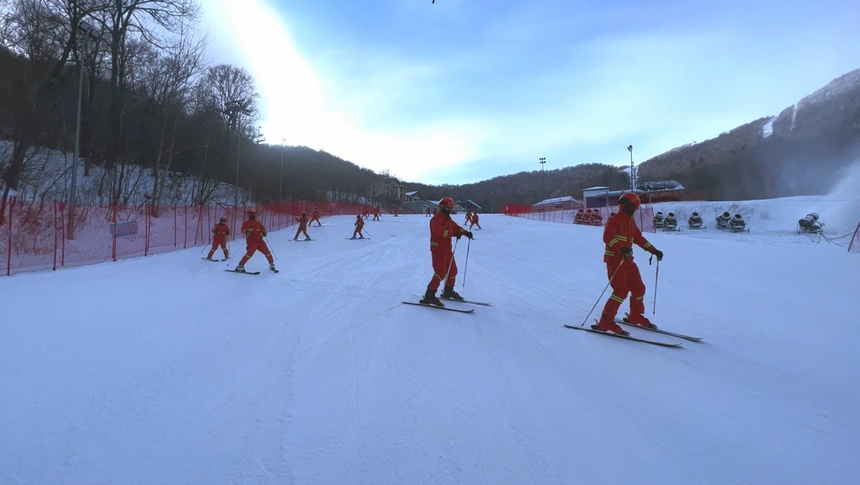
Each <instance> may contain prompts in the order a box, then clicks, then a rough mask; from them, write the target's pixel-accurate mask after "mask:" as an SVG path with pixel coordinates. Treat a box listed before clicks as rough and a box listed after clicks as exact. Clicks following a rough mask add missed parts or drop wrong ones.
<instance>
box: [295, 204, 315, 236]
mask: <svg viewBox="0 0 860 485" xmlns="http://www.w3.org/2000/svg"><path fill="white" fill-rule="evenodd" d="M296 222H298V223H299V228H298V229H297V230H296V235H295V236H293V241H298V239H299V234H304V235H305V241H310V240H311V236H310V235H308V213H307V212H305V211H302V215H301V216H300V217H297V218H296Z"/></svg>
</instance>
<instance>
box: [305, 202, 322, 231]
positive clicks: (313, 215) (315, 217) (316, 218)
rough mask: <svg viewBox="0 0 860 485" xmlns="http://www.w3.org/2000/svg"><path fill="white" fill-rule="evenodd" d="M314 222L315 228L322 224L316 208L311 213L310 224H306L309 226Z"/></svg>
mask: <svg viewBox="0 0 860 485" xmlns="http://www.w3.org/2000/svg"><path fill="white" fill-rule="evenodd" d="M314 221H316V222H317V227H319V226H321V225H322V222H320V210H319V209H317V208H316V207H314V210H313V212H311V220H310V222H308V224H309V225H310V224H313V223H314Z"/></svg>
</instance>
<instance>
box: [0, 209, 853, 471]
mask: <svg viewBox="0 0 860 485" xmlns="http://www.w3.org/2000/svg"><path fill="white" fill-rule="evenodd" d="M811 200H817V199H809V200H796V199H788V200H786V201H782V202H781V203H776V202H774V203H772V204H771V203H768V202H759V203H755V202H748V203H738V204H737V205H736V206H733V208H734V209H737V210H745V211H747V213H746V215H747V217H748V218H749V219H748V223H749V224H750V227H751V228H752V232H751V233H749V234H728V233H725V232H720V231H716V230H711V229H709V230H706V231H700V232H691V231H687V230H684V231H681V232H678V233H663V232H660V233H657V234H646V237H647V238H649V239H650V240H651V241H652V242H653V243H654V244H655V246H657V247H658V248H660V249H661V250H663V251H664V252H665V253H666V257H665V259H664V261H663V262H662V263H660V264H661V269H660V280H659V287H658V288H657V291H658V302H657V315H656V317H654V319H655V322H657V323H658V324H660V325H661V326H662V327H663V328H666V329H667V330H672V331H677V332H681V333H688V334H694V335H702V336H704V338H705V340H703V342H701V343H695V342H686V341H685V342H684V346H683V347H682V348H681V349H663V348H657V347H654V346H649V345H644V344H639V343H635V342H626V341H622V340H620V339H611V338H607V337H603V336H599V335H591V334H586V333H584V332H576V331H574V330H570V329H565V328H563V327H562V325H563V324H564V323H571V324H575V325H579V324H581V323H583V321H584V320H585V318H586V315H587V314H588V312H589V311H590V310H591V309H592V306H593V305H594V304H595V302H598V303H597V306H596V308H595V309H594V312H595V313H594V314H592V315H591V317H590V318H588V319H587V320H586V321H585V324H587V325H588V324H591V323H592V319H593V318H595V317H596V316H597V315H599V313H600V310H601V309H602V306H603V304H604V302H605V301H606V298H607V297H608V296H609V291H611V290H607V292H606V293H604V294H603V295H602V296H601V294H600V292H601V290H602V288H603V287H604V285H605V284H606V270H605V266H604V265H603V263H602V252H603V243H602V240H601V235H602V228H596V227H585V226H573V225H564V224H555V223H547V222H536V221H530V220H525V219H518V218H510V217H505V216H501V215H494V214H486V215H482V223H483V224H482V225H483V226H484V229H483V230H479V231H475V240H474V241H472V243H471V248H470V250H469V262H468V267H467V266H466V261H465V256H466V249H467V243H468V240H466V239H462V240H461V241H460V243H459V246H458V248H457V253H456V258H457V263H458V266H459V271H460V276H459V277H458V288H457V289H458V291H459V292H460V293H461V294H463V295H464V296H465V297H466V298H467V299H472V300H476V301H489V302H492V304H493V306H490V307H481V306H479V307H476V312H475V313H474V314H457V313H453V312H440V311H436V310H432V309H427V308H421V307H411V306H408V305H402V304H400V300H404V299H412V298H418V297H419V296H420V295H421V294H422V293H423V290H424V288H425V287H426V285H427V282H428V281H429V279H430V276H431V274H432V270H431V268H430V252H429V235H428V229H427V224H428V223H429V219H428V218H425V217H424V216H423V215H420V216H401V217H398V218H393V217H391V216H387V217H384V218H383V220H382V221H368V224H367V226H366V227H367V229H368V230H369V231H370V232H371V233H372V235H373V239H372V240H369V241H364V242H362V243H361V244H358V243H356V242H355V241H348V240H345V239H344V237H345V236H346V237H348V236H349V235H351V233H352V225H351V219H352V218H351V217H349V216H342V217H333V218H329V219H327V220H326V221H325V224H324V225H323V226H322V227H316V226H314V227H311V228H309V232H310V234H311V237H313V238H314V239H315V241H312V242H309V243H308V244H291V243H289V241H288V238H289V237H290V236H292V233H293V232H294V231H290V230H289V229H286V230H284V231H279V232H277V233H271V234H270V235H269V237H268V239H269V242H270V245H271V246H272V249H273V250H274V252H275V254H276V255H277V257H278V261H277V264H278V267H279V268H280V269H281V272H280V273H279V274H272V273H270V272H267V271H265V265H266V263H265V259H264V258H263V257H262V256H261V255H255V256H254V257H253V258H252V259H251V261H250V262H249V263H248V264H247V265H246V266H247V267H248V270H249V271H254V270H262V271H263V273H262V274H261V275H259V276H254V277H237V276H236V275H231V274H228V273H224V272H223V271H221V269H222V268H220V267H219V266H218V265H212V264H209V263H206V262H201V261H200V258H199V255H198V254H197V253H199V251H200V250H199V249H190V250H187V251H179V252H175V253H170V254H162V255H156V256H151V257H147V258H138V259H134V260H126V261H121V262H118V263H106V264H102V265H96V266H90V267H83V268H75V269H67V270H61V271H57V272H54V273H38V274H25V275H19V276H15V277H11V278H0V295H2V298H3V299H4V303H9V302H14V301H35V299H36V298H37V296H41V297H42V298H44V297H45V296H44V295H50V296H49V298H50V302H51V304H50V305H8V304H4V305H3V308H4V311H5V312H6V314H7V315H8V317H7V318H4V324H3V325H0V409H4V410H7V411H6V412H4V413H3V415H2V416H0V429H2V430H4V433H5V436H7V437H11V439H6V440H3V444H0V482H2V483H58V482H59V483H118V482H124V483H128V482H131V483H153V482H165V483H224V482H228V483H308V482H313V483H634V482H636V483H714V484H717V483H819V482H821V481H825V482H830V483H847V482H849V481H850V478H849V477H855V476H856V473H855V472H856V467H855V466H854V465H853V461H852V459H851V458H850V454H851V453H853V450H855V449H858V447H860V439H859V438H858V436H860V433H858V431H860V421H858V418H857V417H856V408H857V406H858V405H860V395H858V394H860V392H858V391H857V387H856V385H855V383H856V382H857V380H858V377H860V370H858V369H860V366H858V364H860V362H858V361H860V357H857V353H856V351H855V349H854V345H853V342H854V341H856V339H857V337H858V336H860V330H858V329H857V327H856V325H853V323H852V322H851V318H846V317H847V316H853V315H857V314H858V313H860V308H858V304H857V303H856V299H851V298H849V299H846V294H845V289H846V288H856V287H858V284H860V276H858V274H860V258H858V257H857V255H854V254H847V253H846V252H845V250H844V248H840V247H837V246H835V245H832V244H827V243H822V244H816V243H815V242H814V241H812V240H811V239H810V238H809V237H807V236H803V235H797V234H793V233H792V231H791V229H792V227H793V224H794V220H795V219H797V218H799V217H802V215H804V214H803V210H802V209H801V207H804V208H806V207H808V206H809V205H810V204H812V203H813V202H811ZM703 204H704V203H693V202H690V203H677V204H672V205H666V206H664V208H666V209H673V210H676V211H677V212H679V213H681V212H687V213H689V212H691V211H692V210H700V211H704V210H707V211H709V212H708V213H707V215H710V212H716V211H718V210H719V204H718V203H707V204H704V205H703ZM726 204H728V203H725V204H723V205H726ZM703 215H705V214H703ZM823 219H824V217H823ZM455 220H456V219H455ZM708 222H710V221H708V219H707V218H706V223H708ZM834 225H836V224H835V221H834ZM783 226H786V227H784V228H783ZM238 244H239V243H238V242H234V246H238ZM236 250H239V251H241V249H240V248H238V247H236V248H234V251H236ZM635 256H636V262H637V263H638V264H639V266H640V269H641V271H642V275H643V279H644V280H645V283H646V285H647V287H648V293H646V300H645V301H646V309H647V312H648V314H649V316H650V315H651V312H652V304H653V291H654V270H655V266H650V265H649V264H648V258H646V257H645V256H647V254H646V253H644V252H642V251H641V250H640V249H636V250H635ZM225 264H227V263H225ZM464 270H465V271H466V274H465V275H464V274H463V273H464ZM464 276H465V281H466V284H465V287H463V286H461V284H462V282H463V277H464ZM82 282H86V296H85V295H83V294H82V292H81V290H80V288H81V286H82ZM81 299H85V300H86V301H87V302H88V304H85V305H81V304H80V302H81ZM446 304H448V303H446ZM450 304H451V305H459V306H462V307H470V306H469V305H466V304H460V303H450ZM57 308H59V309H61V311H60V312H59V313H58V310H57ZM627 308H628V304H627V303H625V304H624V305H623V306H622V313H623V312H624V311H626V310H627ZM633 331H634V332H637V331H638V332H641V333H643V335H647V337H649V338H666V339H667V340H674V339H672V338H671V337H665V336H659V335H657V334H654V333H647V332H645V331H644V330H637V329H633ZM789 457H790V459H789Z"/></svg>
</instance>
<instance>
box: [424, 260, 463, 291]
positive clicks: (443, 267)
mask: <svg viewBox="0 0 860 485" xmlns="http://www.w3.org/2000/svg"><path fill="white" fill-rule="evenodd" d="M430 254H431V255H432V256H433V278H431V279H430V284H429V285H427V286H428V287H430V288H431V289H433V290H438V289H439V285H440V284H442V280H444V279H445V274H446V273H447V274H448V280H447V281H446V282H445V286H452V287H453V286H454V281H455V280H456V278H457V262H456V261H454V254H453V253H434V252H433V251H430ZM449 265H450V267H451V271H450V272H449V271H448V267H449Z"/></svg>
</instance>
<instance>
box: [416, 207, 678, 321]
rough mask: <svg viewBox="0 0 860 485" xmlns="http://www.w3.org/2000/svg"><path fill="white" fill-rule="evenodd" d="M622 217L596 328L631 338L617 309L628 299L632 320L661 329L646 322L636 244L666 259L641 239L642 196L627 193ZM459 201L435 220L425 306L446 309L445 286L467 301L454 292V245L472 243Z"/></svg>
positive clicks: (608, 231)
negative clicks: (454, 215) (457, 215)
mask: <svg viewBox="0 0 860 485" xmlns="http://www.w3.org/2000/svg"><path fill="white" fill-rule="evenodd" d="M618 204H619V209H620V210H619V212H618V213H615V214H613V215H612V216H610V217H609V219H608V220H607V222H606V226H605V227H604V229H603V242H604V244H605V248H604V252H603V261H604V262H605V263H606V273H607V276H608V278H609V283H608V286H611V287H612V295H611V296H610V297H609V299H608V300H607V301H606V304H605V305H604V307H603V311H602V312H601V315H600V319H599V320H598V322H597V324H595V325H592V326H591V328H592V329H594V330H599V331H602V332H608V333H615V334H621V335H629V333H628V332H626V331H625V330H624V329H622V328H621V326H620V325H618V323H617V322H616V321H615V317H616V315H617V314H618V310H619V308H620V307H621V304H622V303H623V302H624V300H626V299H627V297H628V295H629V296H630V312H629V314H628V317H627V321H628V322H630V323H632V324H634V325H639V326H641V327H649V328H656V325H654V324H653V323H651V321H649V320H648V318H646V317H645V303H644V299H645V283H643V282H642V276H641V275H640V273H639V267H638V266H637V265H636V263H635V262H634V260H633V245H634V244H636V245H637V246H639V247H641V248H642V249H644V250H645V251H648V252H649V253H651V254H653V255H654V256H656V257H657V261H662V260H663V252H662V251H660V250H659V249H657V248H655V247H654V246H653V245H652V244H651V243H650V242H648V240H647V239H645V237H644V236H643V235H642V232H641V231H640V230H639V228H638V227H637V226H636V223H635V221H634V220H633V214H634V213H635V212H636V211H637V210H638V209H639V206H640V205H641V201H640V200H639V196H637V195H636V194H634V193H632V192H628V193H625V194H623V195H622V196H621V198H620V199H619V202H618ZM453 207H454V201H453V200H452V199H451V198H449V197H445V198H443V199H442V200H441V201H440V202H439V209H440V210H439V211H437V212H436V214H435V215H434V216H433V218H432V219H431V220H430V254H431V259H432V264H433V276H432V277H431V278H430V282H429V283H428V284H427V289H426V290H425V292H424V297H423V298H422V299H421V300H420V302H421V303H423V304H427V305H436V306H443V304H442V302H441V301H440V299H439V298H438V297H437V296H436V291H437V290H438V289H439V287H440V286H442V285H443V284H444V289H443V290H442V294H441V297H442V298H445V299H451V300H460V301H462V300H463V297H462V296H461V295H460V294H459V293H457V292H456V291H455V290H454V284H455V282H456V277H457V263H456V261H455V260H454V251H453V245H452V243H451V240H452V239H454V238H457V239H458V240H459V239H460V238H461V237H462V236H466V237H467V238H469V239H472V237H473V235H472V232H471V231H467V230H466V229H463V228H462V227H460V226H459V225H457V223H455V222H454V221H453V220H452V219H451V212H452V210H453Z"/></svg>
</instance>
